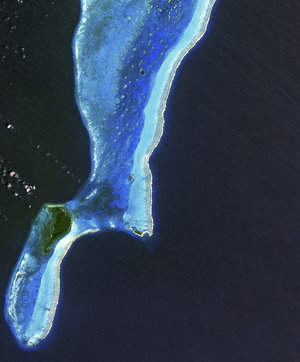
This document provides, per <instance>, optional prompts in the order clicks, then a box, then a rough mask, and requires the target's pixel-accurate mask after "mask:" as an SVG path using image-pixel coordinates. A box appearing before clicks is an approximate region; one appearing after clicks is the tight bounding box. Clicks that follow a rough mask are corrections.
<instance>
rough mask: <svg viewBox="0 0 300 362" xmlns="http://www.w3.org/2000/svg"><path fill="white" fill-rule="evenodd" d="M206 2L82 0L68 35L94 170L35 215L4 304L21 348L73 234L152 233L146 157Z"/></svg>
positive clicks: (48, 297)
mask: <svg viewBox="0 0 300 362" xmlns="http://www.w3.org/2000/svg"><path fill="white" fill-rule="evenodd" d="M213 3H214V0H181V1H180V0H120V1H111V0H82V3H81V5H82V12H81V18H80V22H79V24H78V27H77V29H76V31H75V34H74V39H73V53H74V63H75V81H76V87H75V89H76V92H75V93H76V94H75V96H76V101H77V104H78V108H79V110H80V113H81V116H82V120H83V122H84V124H85V126H86V128H87V131H88V133H89V136H90V145H91V146H90V147H91V149H90V153H91V160H92V169H91V173H90V176H89V178H88V180H87V181H86V183H85V184H84V185H83V187H82V188H81V190H80V191H79V192H78V193H77V195H75V197H74V198H73V199H72V200H71V201H69V202H67V203H65V204H60V205H52V204H45V205H44V206H43V207H42V209H41V211H40V213H39V215H38V216H37V218H36V219H35V221H34V222H33V224H32V227H31V231H30V234H29V237H28V239H27V241H26V243H25V246H24V248H23V251H22V253H21V256H20V258H19V261H18V263H17V265H16V267H15V270H14V272H13V275H12V277H11V281H10V283H9V286H8V290H7V295H6V304H5V317H6V320H7V321H8V323H9V325H10V327H11V329H12V331H13V333H14V335H15V337H16V339H17V341H18V343H19V345H20V347H21V348H25V349H30V348H35V347H36V346H37V345H38V343H39V342H40V341H41V340H43V339H44V338H45V337H46V336H47V334H48V333H49V331H50V329H51V327H52V323H53V318H54V315H55V311H56V307H57V303H58V299H59V292H60V279H59V273H60V264H61V261H62V259H63V257H64V255H65V254H66V252H67V251H68V249H69V247H70V246H71V244H72V243H73V242H74V241H75V240H76V239H77V238H79V237H80V236H81V235H83V234H87V233H92V232H100V231H104V230H109V229H116V230H119V231H125V232H128V233H130V234H132V235H134V236H136V237H139V238H143V236H144V235H152V232H153V220H152V216H151V207H152V200H151V192H152V191H151V190H152V186H151V184H152V177H151V172H150V169H149V162H148V161H149V157H150V155H151V153H152V151H153V149H154V148H155V147H156V145H157V144H158V142H159V139H160V137H161V135H162V129H163V112H164V109H165V104H166V99H167V96H168V94H169V90H170V86H171V83H172V80H173V77H174V74H175V71H176V69H177V67H178V65H179V63H180V61H181V60H182V59H183V57H184V55H185V54H186V53H187V52H188V51H189V49H191V48H192V47H193V46H194V45H195V44H196V42H197V41H198V40H199V39H200V38H201V36H202V35H203V34H204V32H205V30H206V26H207V22H208V20H209V16H210V12H211V9H212V6H213ZM142 240H143V239H142Z"/></svg>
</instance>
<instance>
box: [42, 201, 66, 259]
mask: <svg viewBox="0 0 300 362" xmlns="http://www.w3.org/2000/svg"><path fill="white" fill-rule="evenodd" d="M47 211H48V213H49V214H50V217H51V221H52V222H51V227H50V228H49V227H47V228H46V230H47V231H46V230H45V231H46V233H45V235H44V237H45V240H47V241H46V242H45V245H44V254H48V253H49V252H50V250H51V246H52V245H53V244H54V242H55V241H56V240H57V239H60V238H61V237H63V236H65V235H66V234H67V233H68V232H69V231H70V229H71V225H72V218H71V217H70V215H69V214H68V212H67V211H66V210H65V209H64V208H63V207H60V206H55V207H53V206H50V207H49V206H48V207H47Z"/></svg>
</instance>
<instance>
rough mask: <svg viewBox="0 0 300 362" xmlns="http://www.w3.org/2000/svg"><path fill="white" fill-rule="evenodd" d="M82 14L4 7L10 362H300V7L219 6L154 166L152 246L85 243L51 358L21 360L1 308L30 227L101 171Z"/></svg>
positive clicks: (3, 213)
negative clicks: (84, 62)
mask: <svg viewBox="0 0 300 362" xmlns="http://www.w3.org/2000/svg"><path fill="white" fill-rule="evenodd" d="M79 12H80V3H79V0H78V1H77V0H76V1H74V0H60V1H57V0H53V1H50V0H41V1H33V0H24V1H15V0H0V362H15V361H16V362H19V361H22V362H23V361H25V362H27V361H32V362H44V361H45V362H47V361H49V362H50V361H51V362H53V361H55V362H56V361H58V362H66V361H68V362H69V361H72V362H73V361H74V362H77V361H78V362H81V361H84V362H85V361H86V362H89V361H101V362H102V361H103V362H165V361H166V362H169V361H170V362H176V361H178V362H183V361H188V362H190V361H191V362H202V361H203V362H211V361H221V362H223V361H230V362H233V361H237V362H240V361H250V362H253V361H280V362H281V361H284V362H286V361H298V360H300V344H299V338H300V266H299V265H300V264H299V260H300V241H299V238H300V222H299V221H300V116H299V115H300V102H299V98H300V88H299V76H300V50H299V49H300V44H299V29H298V28H299V18H300V5H299V2H297V1H296V0H291V1H288V2H287V1H282V0H272V1H271V0H264V1H258V0H253V1H247V0H239V1H238V0H227V1H225V0H217V2H216V5H215V7H214V10H213V13H212V18H211V21H210V23H209V26H208V30H207V32H206V34H205V36H204V38H203V39H202V40H201V41H200V42H199V43H198V45H197V46H196V47H195V48H194V49H193V50H192V51H190V53H189V54H188V55H187V56H186V58H185V59H184V61H183V62H182V64H181V66H180V68H179V69H178V71H177V74H176V77H175V80H174V83H173V88H172V91H171V93H170V96H169V100H168V103H167V109H166V112H165V127H164V135H163V137H162V139H161V142H160V144H159V146H158V147H157V149H156V150H155V152H154V154H153V156H152V157H151V168H152V172H153V177H154V179H153V199H154V200H153V201H154V209H153V216H154V236H153V238H152V240H151V241H149V244H148V245H147V246H145V245H144V244H142V243H140V242H139V241H138V240H137V239H134V238H132V237H130V236H129V235H126V234H123V233H106V234H100V235H98V236H89V237H85V238H82V239H80V240H79V241H78V242H76V243H75V244H74V245H73V247H72V248H71V250H70V251H69V254H68V256H67V257H66V259H65V262H64V263H63V268H62V269H63V270H62V284H63V288H62V295H61V299H60V304H59V307H58V313H57V314H56V319H55V324H54V328H53V330H52V332H51V335H50V338H49V340H48V343H47V345H46V346H44V347H46V348H45V349H43V350H40V351H36V352H24V351H22V350H20V349H19V348H18V346H17V344H16V342H15V340H14V337H13V335H12V334H11V332H10V330H9V327H8V325H7V324H6V322H5V320H4V316H3V306H4V298H5V291H6V287H7V283H8V281H9V278H10V274H11V272H12V269H13V267H14V265H15V263H16V261H17V259H18V256H19V253H20V251H21V249H22V246H23V244H24V242H25V240H26V237H27V234H28V231H29V228H30V223H31V220H32V219H33V218H34V217H35V215H36V214H37V212H38V210H39V208H40V206H41V204H42V203H43V202H64V201H68V200H70V199H71V198H72V197H73V195H74V193H75V192H76V191H77V190H78V188H79V187H80V186H81V185H82V183H83V181H84V180H86V178H87V177H88V175H89V170H90V159H89V157H90V155H89V143H88V135H87V132H86V130H85V128H84V126H83V124H82V122H81V119H80V115H79V112H78V109H77V107H76V104H75V100H74V75H73V58H72V52H71V40H72V37H73V31H74V29H75V27H76V25H77V22H78V19H79Z"/></svg>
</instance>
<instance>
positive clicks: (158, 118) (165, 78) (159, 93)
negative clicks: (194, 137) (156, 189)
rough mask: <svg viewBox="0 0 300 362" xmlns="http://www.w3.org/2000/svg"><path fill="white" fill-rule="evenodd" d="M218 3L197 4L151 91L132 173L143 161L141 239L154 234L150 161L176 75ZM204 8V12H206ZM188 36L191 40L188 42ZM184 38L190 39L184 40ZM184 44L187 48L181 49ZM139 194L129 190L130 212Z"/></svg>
mask: <svg viewBox="0 0 300 362" xmlns="http://www.w3.org/2000/svg"><path fill="white" fill-rule="evenodd" d="M215 1H216V0H213V1H209V0H208V1H207V2H206V3H205V4H202V3H201V2H200V1H198V3H197V7H196V10H195V13H194V15H193V18H192V20H191V21H190V23H189V25H188V27H187V28H186V29H185V31H184V33H183V34H182V37H181V39H180V41H179V42H178V43H177V44H176V46H175V47H174V48H173V49H172V50H171V51H170V53H169V54H168V56H167V57H166V59H165V60H164V62H163V63H162V65H161V67H160V69H159V71H158V73H157V75H156V77H155V81H154V86H153V88H152V91H151V95H150V99H149V101H148V103H147V105H146V107H145V109H144V115H145V124H144V127H143V130H142V134H141V139H140V142H139V144H138V147H137V149H136V151H135V153H134V165H133V169H132V174H135V175H137V174H138V171H139V167H140V165H139V158H142V159H143V165H142V171H140V172H141V173H142V175H141V179H143V178H145V180H146V181H145V186H144V190H143V193H144V195H143V198H144V200H145V201H142V202H139V205H142V204H144V205H145V208H146V210H145V213H146V215H147V220H148V225H147V229H148V230H145V231H143V233H142V234H141V236H143V235H144V234H146V233H147V234H149V236H151V235H152V234H153V226H154V222H153V217H152V182H153V177H152V173H151V170H150V166H149V159H150V157H151V154H152V153H153V151H154V149H155V148H156V147H157V145H158V143H159V141H160V139H161V137H162V135H163V127H164V122H165V120H164V112H165V109H166V105H167V99H168V96H169V93H170V90H171V87H172V83H173V80H174V77H175V75H176V71H177V69H178V67H179V66H180V64H181V62H182V60H183V59H184V57H185V56H186V55H187V53H188V52H189V51H190V50H191V49H192V48H193V47H194V46H195V45H196V44H197V43H198V41H199V40H200V39H201V38H202V37H203V36H204V34H205V32H206V30H207V26H208V22H209V20H210V16H211V12H212V9H213V6H214V4H215ZM203 8H204V9H205V11H204V12H203ZM198 19H201V21H199V24H198V25H197V21H198ZM189 32H192V33H193V35H192V36H191V35H189V34H188V35H187V33H189ZM189 36H190V39H188V37H189ZM185 37H186V38H187V39H185ZM182 43H185V44H184V45H182ZM174 53H175V54H176V53H177V57H174ZM174 58H175V59H176V60H175V61H173V59H174ZM169 63H171V64H169ZM165 68H167V69H165ZM161 78H162V79H161ZM162 84H163V86H162ZM153 108H154V109H153ZM154 123H155V124H154ZM151 128H152V129H151ZM149 133H152V134H153V136H152V141H150V143H149ZM147 142H148V145H147ZM143 143H145V144H146V145H145V147H144V148H142V147H143V146H142V144H143ZM140 148H142V149H140ZM143 173H144V174H143ZM141 182H143V181H141ZM138 194H139V192H137V191H136V189H135V185H134V184H133V185H132V187H131V190H130V195H129V206H128V208H130V206H131V204H130V203H135V202H136V198H137V195H138ZM134 209H135V208H134V207H132V210H134Z"/></svg>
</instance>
